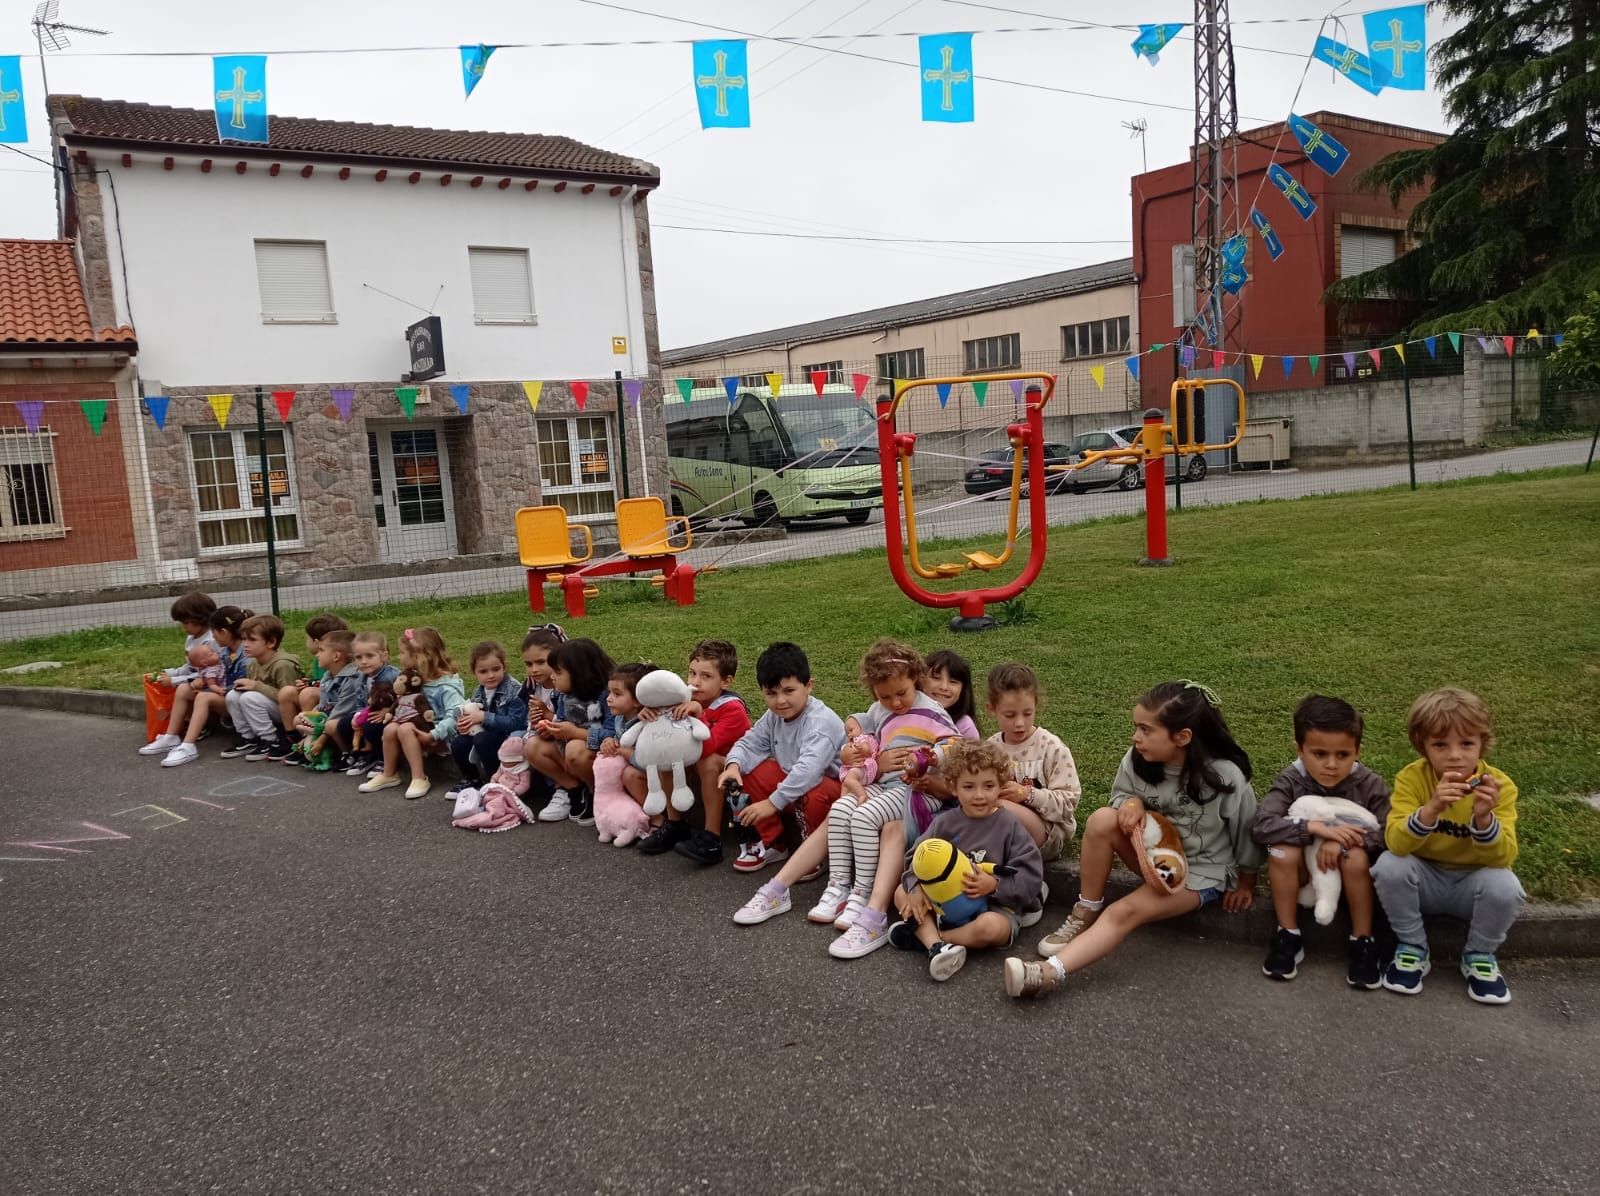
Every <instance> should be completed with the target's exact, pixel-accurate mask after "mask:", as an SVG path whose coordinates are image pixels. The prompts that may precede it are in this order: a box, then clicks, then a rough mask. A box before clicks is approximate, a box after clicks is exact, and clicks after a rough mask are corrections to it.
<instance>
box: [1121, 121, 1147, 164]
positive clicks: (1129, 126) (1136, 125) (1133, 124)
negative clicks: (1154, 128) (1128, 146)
mask: <svg viewBox="0 0 1600 1196" xmlns="http://www.w3.org/2000/svg"><path fill="white" fill-rule="evenodd" d="M1122 127H1123V128H1124V129H1126V130H1128V140H1129V141H1132V140H1133V139H1134V138H1135V137H1137V138H1138V139H1139V161H1140V162H1141V163H1142V164H1143V167H1144V169H1143V173H1144V174H1149V173H1150V155H1149V154H1148V153H1147V152H1146V151H1145V145H1144V135H1145V134H1146V133H1148V132H1149V131H1150V122H1148V121H1147V120H1145V118H1144V117H1142V116H1137V117H1135V118H1134V119H1133V120H1125V121H1123V122H1122Z"/></svg>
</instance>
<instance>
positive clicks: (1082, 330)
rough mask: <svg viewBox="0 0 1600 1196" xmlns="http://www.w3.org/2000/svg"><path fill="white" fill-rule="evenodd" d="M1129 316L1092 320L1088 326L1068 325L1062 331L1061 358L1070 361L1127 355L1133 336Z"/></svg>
mask: <svg viewBox="0 0 1600 1196" xmlns="http://www.w3.org/2000/svg"><path fill="white" fill-rule="evenodd" d="M1130 319H1131V317H1129V316H1112V317H1111V318H1110V319H1109V320H1090V321H1089V322H1088V323H1086V324H1068V325H1066V326H1064V327H1063V328H1062V329H1061V357H1062V359H1063V360H1066V361H1070V360H1072V359H1073V358H1074V357H1106V356H1109V355H1111V354H1114V353H1126V352H1127V351H1128V349H1129V339H1130V335H1131V331H1130Z"/></svg>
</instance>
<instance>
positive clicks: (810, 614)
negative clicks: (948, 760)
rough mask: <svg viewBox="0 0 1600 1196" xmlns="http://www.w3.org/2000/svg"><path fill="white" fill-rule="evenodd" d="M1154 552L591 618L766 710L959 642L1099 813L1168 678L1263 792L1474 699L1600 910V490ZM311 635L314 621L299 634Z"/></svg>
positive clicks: (1251, 528) (73, 659)
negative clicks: (1018, 589)
mask: <svg viewBox="0 0 1600 1196" xmlns="http://www.w3.org/2000/svg"><path fill="white" fill-rule="evenodd" d="M1142 534H1143V533H1142V528H1141V527H1140V526H1139V524H1138V523H1137V522H1133V521H1130V520H1127V519H1119V520H1108V521H1105V522H1102V523H1094V524H1082V525H1078V526H1074V527H1067V528H1058V529H1054V530H1053V531H1052V533H1051V556H1050V558H1049V563H1048V564H1047V566H1046V568H1045V571H1044V573H1043V576H1042V577H1041V578H1040V580H1039V582H1038V583H1037V584H1036V585H1035V586H1034V587H1033V589H1032V590H1031V591H1030V593H1029V596H1028V598H1027V600H1026V603H1025V608H1024V609H1022V610H1020V611H1017V610H1013V611H1012V612H1009V613H1010V614H1011V615H1012V617H1013V618H1014V620H1015V621H1014V622H1012V623H1010V624H1009V625H1007V626H1003V627H1002V628H1001V629H999V630H997V631H993V632H989V633H987V634H984V635H980V636H956V635H954V634H952V633H951V632H949V631H948V630H947V629H946V622H947V617H948V616H947V615H945V614H942V613H939V612H933V611H927V610H924V609H923V608H921V607H917V606H915V605H913V604H912V603H911V602H910V601H909V600H907V599H906V598H904V597H903V596H902V595H901V594H900V592H899V591H898V590H897V589H896V588H895V586H894V584H893V582H892V581H891V580H890V577H889V574H888V571H887V569H886V568H885V565H884V561H883V554H882V553H881V552H862V553H858V554H856V555H853V556H848V557H834V558H828V559H826V560H820V561H805V562H794V563H783V564H773V565H766V566H760V567H751V568H746V569H731V570H729V571H727V572H723V573H715V574H712V575H709V576H706V577H703V578H702V579H700V587H699V593H700V602H699V605H698V606H696V607H694V608H693V609H689V610H680V609H678V608H676V607H668V606H666V605H665V604H664V603H663V602H662V601H661V599H660V597H659V593H658V592H654V591H651V590H650V589H649V588H648V587H645V586H628V585H606V586H603V588H602V591H601V596H600V597H599V598H596V599H593V600H591V603H590V610H591V612H592V614H591V616H590V617H589V618H588V619H587V620H585V621H584V622H583V623H582V624H581V625H580V626H581V630H582V631H583V632H584V633H586V634H589V635H592V636H594V637H595V638H597V639H599V640H600V641H601V642H602V643H603V644H605V645H606V647H607V649H608V650H610V652H611V653H612V655H613V656H615V657H616V658H617V659H618V660H624V659H637V658H641V657H643V658H647V659H651V660H654V661H657V662H659V663H661V664H663V665H667V666H670V667H681V666H682V665H683V663H684V661H685V657H686V654H687V651H688V649H689V646H690V645H691V644H692V643H693V642H694V641H695V640H696V639H698V638H700V637H702V636H710V635H716V636H722V637H725V638H728V639H732V640H733V641H734V642H735V643H737V644H738V646H739V648H740V651H741V653H742V654H743V656H744V660H745V670H744V673H743V675H742V685H741V687H740V688H741V689H742V690H743V691H744V693H745V694H746V696H747V697H748V698H750V699H751V701H752V705H753V706H754V707H755V708H756V709H757V710H759V708H760V695H759V693H758V692H757V691H756V686H755V681H754V677H753V675H752V674H753V671H754V662H755V657H756V655H757V654H758V653H759V651H760V649H761V648H762V646H763V645H765V644H766V643H768V642H770V641H772V640H776V639H792V640H795V641H797V642H798V643H800V644H802V645H803V646H804V647H805V648H806V649H807V650H808V651H809V652H810V654H811V660H812V666H813V669H814V670H815V673H816V677H817V681H818V692H819V694H820V695H821V696H822V697H823V698H824V699H825V700H827V701H828V702H829V703H830V704H831V705H833V706H834V707H835V708H836V709H838V710H839V711H841V712H842V713H843V712H848V711H850V710H852V709H856V708H859V707H860V706H862V705H863V704H864V703H865V701H866V697H865V695H864V694H863V692H862V690H861V688H860V687H859V686H858V685H857V684H856V681H855V671H856V664H857V662H858V661H859V659H860V656H861V653H862V651H863V650H864V649H865V648H866V647H867V645H868V644H869V643H871V641H872V640H873V639H874V638H875V637H877V636H879V635H884V634H889V635H895V636H898V637H902V638H906V639H909V640H911V641H913V642H914V643H916V644H917V645H918V646H919V647H921V648H923V649H925V650H930V649H933V648H935V647H945V646H953V647H955V648H957V649H958V650H960V651H962V652H963V653H965V654H966V655H967V656H968V658H969V659H971V660H972V662H973V666H974V669H975V671H977V672H978V673H979V675H980V679H981V675H982V673H983V671H984V670H985V669H986V668H987V667H988V666H989V665H991V664H994V663H996V662H997V661H1000V660H1005V659H1021V660H1025V661H1027V662H1029V663H1030V664H1032V665H1033V666H1034V667H1035V668H1036V669H1038V671H1039V673H1040V675H1041V677H1042V678H1043V681H1044V686H1045V699H1044V706H1043V715H1042V719H1041V721H1042V722H1043V723H1044V724H1045V725H1046V726H1049V727H1050V728H1051V729H1053V730H1055V731H1056V732H1057V733H1059V734H1060V735H1062V737H1063V738H1065V739H1066V741H1067V742H1068V743H1069V744H1070V745H1071V747H1072V749H1073V752H1074V754H1075V755H1076V756H1077V759H1078V764H1079V768H1080V770H1081V772H1082V774H1083V776H1084V779H1085V784H1086V788H1087V794H1086V797H1085V805H1086V806H1093V805H1095V804H1098V803H1099V802H1100V801H1102V800H1103V798H1104V792H1105V786H1106V785H1107V783H1108V782H1109V781H1110V778H1111V775H1112V773H1113V771H1114V770H1115V767H1116V764H1117V761H1118V759H1119V758H1120V757H1121V755H1122V753H1123V752H1124V751H1125V750H1126V747H1127V743H1128V734H1129V712H1130V709H1131V706H1132V703H1133V699H1134V698H1135V697H1136V696H1137V695H1138V693H1139V692H1140V691H1142V690H1143V689H1144V688H1146V687H1147V686H1148V685H1150V684H1152V683H1153V682H1155V681H1158V680H1161V679H1163V678H1167V677H1174V676H1178V677H1193V678H1196V679H1199V680H1203V681H1205V682H1206V683H1207V684H1209V685H1211V686H1213V687H1214V688H1215V689H1216V690H1217V691H1218V692H1219V693H1220V694H1221V695H1222V698H1223V701H1224V709H1225V710H1226V712H1227V715H1228V718H1229V720H1230V721H1231V723H1232V724H1233V727H1234V730H1235V733H1236V734H1237V735H1238V737H1239V739H1240V740H1241V742H1243V743H1244V745H1245V747H1246V748H1247V749H1248V750H1249V751H1250V752H1251V754H1252V756H1253V757H1254V759H1255V761H1256V765H1257V779H1258V780H1259V781H1260V782H1261V784H1262V786H1263V787H1264V786H1265V784H1266V783H1267V782H1268V781H1270V779H1271V777H1272V775H1273V774H1274V773H1275V772H1276V771H1277V769H1279V768H1280V767H1282V766H1283V765H1284V764H1286V763H1287V762H1288V761H1289V760H1290V758H1291V757H1292V753H1293V747H1294V745H1293V742H1292V736H1291V734H1290V729H1289V712H1290V710H1291V709H1292V708H1293V706H1294V704H1295V702H1296V701H1297V700H1298V699H1299V698H1300V697H1302V696H1303V695H1304V694H1306V693H1308V692H1310V691H1312V690H1319V691H1322V692H1325V693H1334V694H1339V695H1341V696H1344V697H1346V698H1348V699H1349V700H1350V701H1352V702H1354V703H1355V704H1356V705H1357V707H1358V708H1360V709H1361V710H1362V711H1363V712H1364V713H1365V714H1366V716H1367V725H1368V732H1367V742H1366V752H1365V758H1366V760H1367V763H1368V764H1369V765H1371V766H1372V767H1373V768H1376V769H1378V770H1380V771H1381V772H1383V773H1385V774H1387V775H1390V776H1392V775H1393V774H1394V772H1395V771H1396V770H1397V769H1398V768H1399V767H1400V766H1401V765H1403V764H1404V763H1406V762H1407V760H1408V759H1410V757H1411V750H1410V748H1409V746H1408V745H1407V743H1406V739H1405V731H1404V718H1405V712H1406V708H1407V707H1408V705H1409V704H1410V702H1411V699H1412V698H1413V697H1414V696H1415V695H1416V694H1417V693H1418V692H1420V691H1421V690H1423V689H1426V688H1429V687H1431V686H1434V685H1440V684H1446V683H1452V684H1459V685H1465V686H1467V687H1469V688H1471V689H1474V690H1476V691H1477V692H1478V693H1480V694H1481V695H1482V696H1483V697H1484V698H1485V700H1486V701H1487V702H1488V703H1489V706H1490V708H1491V710H1492V711H1493V712H1494V714H1495V717H1496V721H1497V732H1498V736H1499V746H1497V747H1496V748H1495V750H1494V752H1493V753H1492V757H1491V758H1492V759H1493V761H1494V762H1495V763H1496V764H1498V765H1500V766H1501V767H1502V768H1504V769H1506V770H1507V771H1508V772H1509V773H1510V774H1511V775H1512V776H1513V777H1514V778H1516V780H1517V782H1518V784H1519V786H1520V787H1521V790H1522V794H1523V802H1522V810H1521V814H1522V819H1521V827H1522V831H1521V838H1522V858H1521V861H1520V863H1519V867H1518V871H1519V872H1521V873H1522V874H1523V875H1524V882H1525V884H1526V885H1527V887H1528V890H1529V891H1530V893H1533V894H1534V895H1536V896H1538V897H1541V898H1545V899H1571V898H1575V897H1580V896H1589V897H1600V813H1597V812H1596V811H1594V810H1593V809H1590V808H1589V807H1587V806H1585V805H1583V804H1582V803H1580V802H1578V801H1576V800H1573V799H1574V798H1575V797H1577V796H1580V795H1583V794H1590V793H1595V792H1597V791H1600V718H1597V716H1596V711H1597V710H1600V618H1597V614H1600V602H1597V599H1596V595H1597V594H1600V473H1594V474H1589V475H1584V474H1582V473H1581V472H1577V471H1557V472H1553V473H1551V474H1547V475H1543V476H1537V477H1534V478H1531V479H1530V478H1527V477H1526V476H1523V477H1517V478H1511V477H1503V478H1496V479H1480V480H1477V481H1474V482H1467V483H1455V484H1449V485H1445V486H1434V487H1428V488H1425V489H1423V490H1421V491H1419V492H1417V493H1414V494H1413V493H1410V492H1407V491H1404V490H1400V491H1391V492H1382V493H1377V494H1366V495H1356V496H1338V497H1330V498H1308V499H1300V500H1297V501H1292V502H1281V501H1280V502H1261V503H1255V504H1249V505H1242V506H1232V507H1221V508H1211V509H1200V510H1193V509H1191V510H1189V511H1185V512H1183V513H1181V514H1176V515H1174V517H1173V519H1172V524H1171V538H1172V549H1173V553H1174V555H1175V556H1176V557H1177V559H1178V564H1177V566H1176V567H1174V568H1171V569H1162V570H1148V569H1140V568H1138V567H1137V566H1136V565H1135V564H1134V561H1135V560H1136V558H1137V557H1138V556H1139V555H1140V547H1141V543H1142ZM929 555H930V556H932V557H937V555H938V554H937V553H932V552H930V554H929ZM551 595H552V598H554V591H551ZM343 613H344V614H345V616H346V617H347V618H348V619H349V620H350V623H351V625H352V626H353V627H357V628H361V627H377V628H379V629H381V630H384V631H387V632H388V633H389V634H390V637H391V639H393V637H394V636H395V634H396V633H397V632H398V631H399V630H400V629H401V628H403V627H406V626H412V625H416V624H419V623H423V622H432V623H433V624H434V625H435V626H437V627H438V628H439V629H440V631H442V632H443V634H444V636H445V638H446V641H447V642H448V643H449V644H451V645H452V646H453V647H454V648H455V649H456V650H458V651H462V652H463V654H464V650H465V649H466V648H467V647H468V646H469V645H470V644H471V643H472V642H473V641H475V640H478V639H481V638H499V639H501V640H502V641H503V642H505V643H506V644H507V645H508V646H510V647H513V648H514V647H515V645H516V644H517V643H518V642H520V637H521V635H522V633H523V631H524V630H525V629H526V627H527V625H528V622H529V613H528V610H527V604H526V597H525V595H522V594H508V595H501V596H495V597H491V598H463V599H447V600H429V601H427V602H424V603H408V604H399V605H392V606H377V607H368V608H363V609H359V610H348V611H345V612H343ZM303 618H304V613H301V614H291V615H290V616H289V621H290V624H291V627H295V626H296V625H297V623H298V622H300V621H303ZM295 638H296V639H297V638H298V637H297V636H296V637H295ZM293 646H296V647H297V646H298V644H297V643H296V644H294V645H293ZM177 655H178V652H177V642H176V637H175V635H174V633H173V631H171V630H157V629H127V628H115V629H111V628H108V629H103V630H100V631H92V632H81V633H77V634H72V635H65V636H59V637H48V638H42V639H34V640H28V641H19V642H13V643H8V644H0V667H4V666H7V665H12V664H17V663H21V662H24V661H31V660H40V659H53V660H62V661H67V662H69V663H68V664H67V667H65V668H64V669H60V670H52V671H49V672H45V673H35V674H28V675H23V676H19V677H14V678H6V679H5V680H6V682H7V683H15V684H41V685H72V686H84V687H89V688H97V689H115V690H135V689H136V688H137V674H138V673H139V672H141V671H142V670H144V669H147V668H149V667H152V666H157V665H164V664H171V663H174V661H175V658H176V657H177ZM980 683H981V681H980ZM980 721H982V720H981V719H980Z"/></svg>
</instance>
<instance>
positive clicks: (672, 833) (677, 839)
mask: <svg viewBox="0 0 1600 1196" xmlns="http://www.w3.org/2000/svg"><path fill="white" fill-rule="evenodd" d="M688 837H689V826H688V824H687V823H684V822H670V821H669V822H663V823H662V824H661V825H660V826H658V827H656V829H655V830H653V831H651V832H650V833H649V834H648V835H646V836H645V837H644V838H642V839H640V840H639V850H640V851H641V852H643V853H644V854H645V855H664V854H666V853H667V852H669V851H671V850H672V849H673V848H674V847H676V846H677V845H678V844H679V843H682V842H683V841H684V840H685V839H687V838H688Z"/></svg>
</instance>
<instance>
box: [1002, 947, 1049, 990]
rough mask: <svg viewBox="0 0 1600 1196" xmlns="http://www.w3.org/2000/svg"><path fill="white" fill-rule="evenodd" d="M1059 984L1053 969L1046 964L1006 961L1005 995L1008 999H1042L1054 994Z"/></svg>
mask: <svg viewBox="0 0 1600 1196" xmlns="http://www.w3.org/2000/svg"><path fill="white" fill-rule="evenodd" d="M1060 983H1061V978H1060V977H1059V976H1057V975H1056V970H1055V968H1053V967H1051V966H1050V964H1049V963H1046V962H1035V961H1033V960H1025V959H1018V958H1017V957H1016V956H1014V955H1013V956H1012V957H1011V958H1010V959H1008V960H1006V995H1007V996H1009V997H1042V996H1045V995H1046V994H1048V993H1051V992H1054V991H1055V989H1056V986H1057V985H1059V984H1060Z"/></svg>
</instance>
